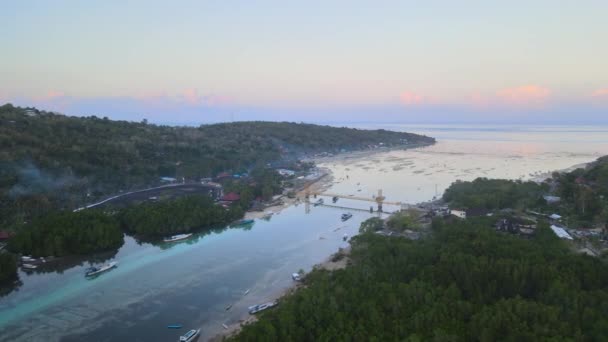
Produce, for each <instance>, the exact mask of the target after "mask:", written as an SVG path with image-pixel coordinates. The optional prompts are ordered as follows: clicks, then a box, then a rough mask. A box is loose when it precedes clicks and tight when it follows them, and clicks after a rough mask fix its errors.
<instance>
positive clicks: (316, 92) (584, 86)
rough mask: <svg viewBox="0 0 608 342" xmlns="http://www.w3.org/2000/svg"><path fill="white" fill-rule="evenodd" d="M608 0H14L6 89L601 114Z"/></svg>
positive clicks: (410, 113) (192, 115)
mask: <svg viewBox="0 0 608 342" xmlns="http://www.w3.org/2000/svg"><path fill="white" fill-rule="evenodd" d="M606 18H608V1H605V0H601V1H591V0H589V1H586V0H581V1H559V0H550V1H543V0H536V1H535V0H527V1H516V0H511V1H466V0H462V1H451V0H445V1H434V0H426V1H405V0H404V1H381V0H378V1H356V0H349V1H338V0H335V1H331V0H325V1H312V0H310V1H284V0H283V1H262V0H259V1H229V0H224V1H219V0H218V1H154V0H147V1H112V0H106V1H96V2H90V1H63V0H55V1H50V0H49V1H34V0H31V1H28V0H24V1H12V2H7V3H4V4H3V5H2V11H0V44H1V46H2V47H1V49H0V103H4V102H11V103H13V104H15V105H20V106H36V107H38V108H40V109H46V110H51V111H58V112H62V113H66V114H70V115H97V116H107V117H110V118H113V119H123V120H134V121H139V120H142V119H144V118H146V119H148V120H149V121H151V122H158V123H175V124H198V123H206V122H217V121H231V120H285V121H305V122H319V123H323V122H327V123H331V122H404V123H407V122H412V123H452V122H454V123H543V124H552V123H555V124H562V123H567V124H571V123H580V124H596V123H602V124H608V20H607V19H606Z"/></svg>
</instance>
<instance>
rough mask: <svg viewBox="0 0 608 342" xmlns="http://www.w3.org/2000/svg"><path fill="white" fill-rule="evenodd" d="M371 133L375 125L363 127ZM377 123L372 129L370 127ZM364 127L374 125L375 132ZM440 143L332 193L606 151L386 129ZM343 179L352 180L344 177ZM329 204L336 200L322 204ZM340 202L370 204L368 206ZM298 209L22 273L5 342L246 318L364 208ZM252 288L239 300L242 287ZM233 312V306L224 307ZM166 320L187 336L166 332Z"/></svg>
mask: <svg viewBox="0 0 608 342" xmlns="http://www.w3.org/2000/svg"><path fill="white" fill-rule="evenodd" d="M366 127H370V126H366ZM374 127H375V126H374ZM374 127H370V128H374ZM383 128H389V129H394V130H407V131H412V132H420V133H425V134H427V135H430V136H434V137H436V138H438V141H439V142H438V143H437V144H436V145H434V146H431V147H427V148H421V149H414V150H406V151H391V152H385V153H377V154H374V155H367V156H362V157H357V158H350V157H349V158H343V157H340V158H336V159H333V160H329V161H325V162H324V163H323V166H326V167H329V168H330V169H332V171H333V172H334V180H335V184H334V185H333V186H332V188H331V189H330V191H331V192H334V193H340V194H344V195H349V194H352V195H355V196H362V197H364V196H367V197H371V196H372V195H373V194H374V193H375V192H376V191H377V189H383V191H384V194H385V195H386V196H387V198H388V200H393V201H404V202H409V203H415V202H420V201H426V200H430V199H431V198H432V197H433V196H434V195H435V194H440V193H441V192H442V191H443V190H444V189H445V187H447V186H448V185H449V184H450V183H451V182H452V181H454V180H456V179H462V180H468V179H473V178H475V177H479V176H484V177H501V178H511V179H519V178H523V179H528V178H531V177H533V176H535V175H537V174H538V173H541V172H547V171H551V170H556V169H563V168H567V167H570V166H572V165H575V164H579V163H584V162H589V161H592V160H594V159H596V158H597V157H598V156H600V155H604V154H608V128H605V127H604V128H602V127H600V128H598V127H533V128H529V127H526V128H523V127H510V128H508V129H505V128H501V129H498V128H496V127H491V126H478V127H464V126H420V125H418V126H398V125H392V126H386V125H385V126H384V127H383ZM347 175H348V178H347V177H346V176H347ZM326 202H331V201H330V200H328V199H326ZM339 203H341V204H343V205H346V206H351V205H357V206H358V207H361V208H369V203H366V202H356V201H349V200H340V201H339ZM343 212H345V211H344V210H342V209H336V208H327V207H313V206H310V207H309V208H308V210H307V208H306V206H305V205H304V204H301V205H298V206H293V207H290V208H287V209H285V210H283V211H282V212H281V213H280V214H278V215H274V216H273V217H272V218H271V219H270V220H269V221H264V220H256V222H255V224H254V225H253V226H252V227H251V228H250V229H242V228H234V229H225V230H221V229H220V230H217V231H216V232H214V233H211V234H208V235H204V236H197V237H193V238H192V239H190V240H188V241H184V242H181V243H175V244H173V245H157V246H155V245H151V244H141V245H140V244H137V242H135V241H134V240H133V239H132V238H130V237H126V238H125V245H124V246H123V247H122V248H121V249H120V250H119V251H118V252H117V253H116V255H101V256H99V257H100V258H114V260H117V261H119V263H120V264H119V266H118V268H116V269H115V270H113V271H111V272H108V273H106V274H103V275H101V276H100V277H98V278H96V279H93V280H87V279H85V278H84V269H85V268H86V267H87V266H88V263H87V262H85V261H82V260H66V261H64V264H63V265H60V266H59V267H60V269H61V270H53V269H49V270H42V271H46V272H47V273H31V274H26V273H23V272H22V273H20V279H21V281H22V285H21V286H20V287H19V288H18V289H17V290H14V291H12V292H10V293H8V294H6V295H5V296H3V297H1V298H0V341H83V340H88V341H174V340H176V339H177V337H178V336H179V334H180V332H183V330H185V329H186V328H190V327H200V328H202V333H203V338H202V339H201V340H204V339H205V338H208V337H211V336H214V335H216V334H217V333H218V332H221V331H222V329H223V328H222V324H231V323H234V322H237V321H238V320H239V319H242V318H245V317H247V313H246V311H247V306H249V305H253V304H257V303H260V302H264V301H267V300H269V299H272V298H273V297H274V296H276V295H277V294H278V293H281V292H282V291H284V290H285V289H286V288H287V287H289V286H290V285H291V284H292V280H291V278H290V275H291V273H292V272H296V271H298V270H299V269H304V270H306V271H308V270H310V269H311V267H312V266H313V265H314V264H316V263H319V262H322V261H324V260H325V259H326V258H327V257H328V256H329V255H330V254H332V253H334V252H335V251H337V249H338V248H339V247H341V246H344V245H345V242H343V241H342V236H343V235H344V234H345V233H346V234H348V235H349V236H352V235H353V234H355V233H356V232H357V230H358V226H359V224H360V222H361V221H363V220H365V219H366V218H368V217H370V214H369V213H365V212H360V211H352V213H353V214H354V216H353V218H352V219H351V220H349V221H347V222H345V223H344V222H342V221H341V220H340V215H341V214H342V213H343ZM248 289H249V290H250V292H249V293H248V294H247V295H244V293H245V291H246V290H248ZM228 305H232V308H231V310H229V311H226V310H225V308H226V306H228ZM169 324H182V325H183V326H184V329H182V331H180V330H169V329H167V328H166V327H167V325H169Z"/></svg>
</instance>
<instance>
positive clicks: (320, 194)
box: [311, 192, 401, 205]
mask: <svg viewBox="0 0 608 342" xmlns="http://www.w3.org/2000/svg"><path fill="white" fill-rule="evenodd" d="M311 195H317V196H328V197H338V198H345V199H352V200H357V201H367V202H374V203H378V201H376V199H375V198H368V197H359V196H346V195H340V194H333V193H329V192H312V193H311ZM382 204H390V205H401V202H389V201H382Z"/></svg>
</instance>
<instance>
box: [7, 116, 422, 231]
mask: <svg viewBox="0 0 608 342" xmlns="http://www.w3.org/2000/svg"><path fill="white" fill-rule="evenodd" d="M432 142H434V139H432V138H428V137H425V136H420V135H415V134H410V133H398V132H390V131H385V130H358V129H350V128H336V127H329V126H318V125H311V124H302V123H299V124H298V123H288V122H235V123H223V124H213V125H202V126H200V127H172V126H159V125H152V124H148V123H146V122H141V123H134V122H126V121H113V120H109V119H107V118H98V117H95V116H92V117H69V116H64V115H59V114H53V113H48V112H45V111H39V110H37V109H25V108H18V107H14V106H12V105H10V104H6V105H4V106H0V227H6V226H9V225H11V224H15V223H19V224H20V223H23V221H27V220H29V219H30V218H31V217H35V216H39V215H41V214H44V213H46V212H48V211H51V210H53V209H62V208H68V209H69V208H75V207H78V206H79V205H82V204H83V203H89V202H91V201H94V200H96V199H99V198H103V197H104V196H108V195H111V194H115V193H117V192H118V191H120V190H123V191H126V190H131V189H140V188H143V187H148V186H154V185H158V184H159V178H160V177H162V176H167V177H176V178H178V179H182V177H183V178H185V179H186V180H198V179H200V178H201V177H209V176H213V175H216V174H217V173H219V172H222V171H229V172H242V171H246V170H249V169H251V168H252V167H253V166H254V165H256V164H266V163H267V162H273V161H280V160H283V159H286V158H294V157H299V156H302V155H304V154H310V153H317V152H323V151H326V152H335V151H340V150H342V149H346V150H358V149H365V148H368V146H369V145H374V144H379V143H383V144H384V145H386V146H396V145H404V144H406V143H407V144H425V143H432Z"/></svg>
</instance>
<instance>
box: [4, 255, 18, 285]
mask: <svg viewBox="0 0 608 342" xmlns="http://www.w3.org/2000/svg"><path fill="white" fill-rule="evenodd" d="M15 278H17V260H16V257H15V256H14V255H12V254H9V253H0V284H3V283H6V282H8V281H10V280H12V279H15Z"/></svg>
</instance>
